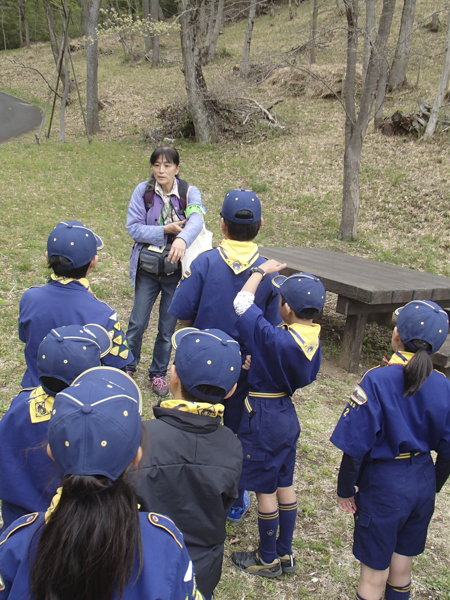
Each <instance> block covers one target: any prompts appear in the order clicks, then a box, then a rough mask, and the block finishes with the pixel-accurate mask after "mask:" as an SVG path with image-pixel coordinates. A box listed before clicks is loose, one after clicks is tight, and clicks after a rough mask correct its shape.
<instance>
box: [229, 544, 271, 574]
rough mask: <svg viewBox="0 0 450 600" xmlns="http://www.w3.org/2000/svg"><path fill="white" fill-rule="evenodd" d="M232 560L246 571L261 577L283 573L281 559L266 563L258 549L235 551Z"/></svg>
mask: <svg viewBox="0 0 450 600" xmlns="http://www.w3.org/2000/svg"><path fill="white" fill-rule="evenodd" d="M231 562H232V563H233V564H234V565H235V566H236V567H238V569H242V571H245V572H246V573H251V574H252V575H259V577H278V576H279V575H281V574H282V573H283V569H282V568H281V561H280V559H279V558H276V559H275V560H274V561H273V562H271V563H265V562H264V561H263V560H262V559H261V558H260V556H259V554H258V550H253V552H233V554H232V555H231Z"/></svg>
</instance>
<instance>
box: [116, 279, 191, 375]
mask: <svg viewBox="0 0 450 600" xmlns="http://www.w3.org/2000/svg"><path fill="white" fill-rule="evenodd" d="M180 278H181V269H179V270H177V271H175V273H172V274H171V275H153V274H151V273H147V272H146V271H143V270H142V269H139V268H138V270H137V273H136V281H135V292H134V306H133V310H132V311H131V315H130V322H129V324H128V331H127V340H128V345H129V346H130V350H131V352H132V353H133V355H134V360H133V362H131V363H130V364H129V365H128V366H127V369H128V370H129V371H136V368H137V366H138V364H139V361H140V358H141V346H142V338H143V335H144V333H145V330H146V329H147V327H148V321H149V318H150V313H151V312H152V308H153V305H154V304H155V302H156V299H157V297H158V295H159V293H161V301H160V304H159V320H158V335H157V337H156V341H155V346H154V348H153V360H152V364H151V365H150V368H149V370H148V374H149V376H150V377H157V376H162V377H164V376H165V375H166V373H167V366H168V364H169V361H170V353H171V351H172V341H171V339H172V335H173V332H174V331H175V325H176V324H177V320H176V318H175V317H172V316H171V315H169V313H168V312H167V310H168V308H169V306H170V303H171V302H172V298H173V295H174V293H175V290H176V288H177V285H178V282H179V280H180Z"/></svg>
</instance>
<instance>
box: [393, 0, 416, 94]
mask: <svg viewBox="0 0 450 600" xmlns="http://www.w3.org/2000/svg"><path fill="white" fill-rule="evenodd" d="M415 11H416V0H405V1H404V4H403V12H402V23H401V25H400V33H399V35H398V43H397V48H396V50H395V56H394V60H393V62H392V66H391V71H390V73H389V83H388V90H389V91H392V90H397V89H399V88H401V87H402V85H403V84H404V83H405V82H406V69H407V67H408V60H409V53H410V52H411V44H412V34H413V25H414V14H415Z"/></svg>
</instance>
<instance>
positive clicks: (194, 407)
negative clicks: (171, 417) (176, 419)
mask: <svg viewBox="0 0 450 600" xmlns="http://www.w3.org/2000/svg"><path fill="white" fill-rule="evenodd" d="M160 406H161V408H171V409H174V410H181V411H182V412H188V413H191V414H192V415H201V416H203V417H212V418H216V417H223V411H224V410H225V407H224V405H223V404H210V403H209V402H189V401H188V400H163V401H162V402H161V404H160Z"/></svg>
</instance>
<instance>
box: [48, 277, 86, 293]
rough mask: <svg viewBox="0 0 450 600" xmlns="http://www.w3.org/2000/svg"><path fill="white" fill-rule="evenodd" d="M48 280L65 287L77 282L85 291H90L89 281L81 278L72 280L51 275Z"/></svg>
mask: <svg viewBox="0 0 450 600" xmlns="http://www.w3.org/2000/svg"><path fill="white" fill-rule="evenodd" d="M50 279H51V280H52V281H57V282H58V283H61V284H62V285H67V284H68V283H70V282H71V281H77V282H78V283H79V284H81V285H82V286H83V287H85V288H86V289H87V290H89V291H91V285H90V283H89V281H88V280H87V279H86V277H82V278H81V279H73V278H72V277H58V276H57V275H55V274H54V273H53V274H52V275H51V276H50Z"/></svg>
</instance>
